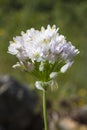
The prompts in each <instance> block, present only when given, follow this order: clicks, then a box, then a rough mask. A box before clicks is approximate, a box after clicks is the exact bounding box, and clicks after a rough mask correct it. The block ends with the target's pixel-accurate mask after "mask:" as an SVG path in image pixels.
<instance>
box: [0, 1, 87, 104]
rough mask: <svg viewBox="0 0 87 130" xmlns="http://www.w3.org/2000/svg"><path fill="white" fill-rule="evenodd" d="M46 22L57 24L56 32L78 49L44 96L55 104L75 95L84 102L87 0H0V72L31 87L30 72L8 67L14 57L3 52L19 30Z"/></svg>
mask: <svg viewBox="0 0 87 130" xmlns="http://www.w3.org/2000/svg"><path fill="white" fill-rule="evenodd" d="M48 24H50V25H53V24H55V25H56V26H57V27H59V28H60V30H59V33H60V34H63V35H64V36H65V37H66V39H67V41H71V42H72V44H73V45H75V46H76V48H78V49H79V50H80V54H79V55H78V56H76V58H75V63H74V64H73V66H72V67H71V68H70V69H69V70H68V71H67V72H66V73H65V74H63V75H59V76H58V85H59V88H58V89H56V91H55V90H54V91H51V90H50V89H49V90H48V99H49V100H53V101H54V103H55V102H56V101H57V100H58V99H61V98H66V99H68V98H71V97H72V96H78V97H80V98H81V100H80V102H79V104H78V105H84V104H86V103H87V0H0V75H2V74H9V75H12V76H14V77H15V78H16V79H17V80H19V81H21V82H22V83H25V84H29V85H30V86H32V88H34V80H33V77H32V76H31V75H29V74H27V73H24V72H20V71H19V70H14V69H12V65H13V64H15V63H16V62H17V59H16V57H15V56H12V55H10V54H8V53H7V51H8V46H9V41H10V40H12V38H13V37H15V36H17V35H20V33H21V31H26V30H27V29H29V28H31V27H34V28H36V29H40V27H41V26H45V27H46V26H47V25H48ZM36 91H37V90H36ZM49 91H50V92H49ZM38 93H39V94H40V91H39V92H38ZM49 93H50V94H49Z"/></svg>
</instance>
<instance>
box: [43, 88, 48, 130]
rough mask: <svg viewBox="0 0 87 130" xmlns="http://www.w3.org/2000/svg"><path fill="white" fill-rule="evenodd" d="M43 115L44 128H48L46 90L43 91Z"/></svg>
mask: <svg viewBox="0 0 87 130" xmlns="http://www.w3.org/2000/svg"><path fill="white" fill-rule="evenodd" d="M43 116H44V129H45V130H48V125H47V109H46V90H44V91H43Z"/></svg>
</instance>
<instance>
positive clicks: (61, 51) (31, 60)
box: [8, 25, 79, 82]
mask: <svg viewBox="0 0 87 130" xmlns="http://www.w3.org/2000/svg"><path fill="white" fill-rule="evenodd" d="M58 30H59V28H56V26H55V25H53V26H52V27H51V26H50V25H48V26H47V28H46V29H45V28H44V27H41V30H40V31H39V30H35V29H34V28H31V29H29V30H27V31H26V33H24V32H21V36H17V37H15V38H13V41H11V42H10V45H9V47H8V52H9V53H10V54H12V55H15V56H16V57H17V58H18V59H19V62H18V63H17V64H16V65H14V66H13V67H22V68H24V69H25V70H26V71H30V72H32V73H33V74H34V75H36V76H37V78H38V79H40V80H41V81H45V82H47V81H50V80H51V79H52V76H55V74H56V73H58V72H59V71H61V72H63V73H64V72H65V71H66V70H67V69H68V68H70V67H71V65H72V63H73V58H74V57H75V56H76V55H77V54H78V53H79V51H78V49H76V48H75V46H73V45H72V44H71V42H67V41H66V39H65V37H64V36H63V35H60V34H59V33H58ZM54 72H55V73H54ZM56 75H57V74H56ZM50 76H51V78H50Z"/></svg>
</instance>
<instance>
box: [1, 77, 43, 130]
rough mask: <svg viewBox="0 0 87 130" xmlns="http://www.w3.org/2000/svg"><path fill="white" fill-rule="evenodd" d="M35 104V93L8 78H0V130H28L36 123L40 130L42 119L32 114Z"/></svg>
mask: <svg viewBox="0 0 87 130" xmlns="http://www.w3.org/2000/svg"><path fill="white" fill-rule="evenodd" d="M36 103H37V96H36V93H35V92H33V91H31V90H29V89H28V88H27V87H26V86H25V85H22V84H21V83H19V82H18V81H17V80H16V79H14V78H12V77H10V76H0V130H5V129H6V130H29V129H31V127H32V124H33V123H35V124H36V121H37V124H36V125H40V129H39V128H38V130H41V128H42V127H43V121H42V117H41V115H39V116H38V115H36V114H35V113H34V110H35V108H36ZM35 120H36V121H35ZM38 120H41V123H40V124H39V122H38ZM33 125H34V124H33ZM31 130H35V128H34V129H31Z"/></svg>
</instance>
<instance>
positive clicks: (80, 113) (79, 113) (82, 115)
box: [71, 106, 87, 125]
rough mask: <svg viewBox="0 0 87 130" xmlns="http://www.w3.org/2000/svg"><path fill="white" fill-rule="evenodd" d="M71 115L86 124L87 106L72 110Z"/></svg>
mask: <svg viewBox="0 0 87 130" xmlns="http://www.w3.org/2000/svg"><path fill="white" fill-rule="evenodd" d="M71 117H72V119H74V120H75V121H77V122H79V123H81V124H86V125H87V106H83V107H81V108H78V109H76V110H74V112H72V115H71Z"/></svg>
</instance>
